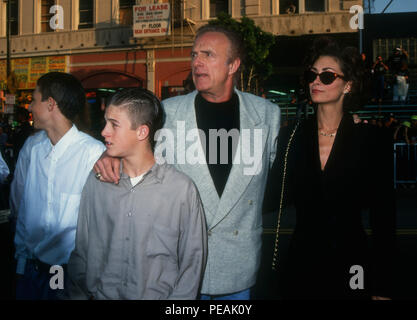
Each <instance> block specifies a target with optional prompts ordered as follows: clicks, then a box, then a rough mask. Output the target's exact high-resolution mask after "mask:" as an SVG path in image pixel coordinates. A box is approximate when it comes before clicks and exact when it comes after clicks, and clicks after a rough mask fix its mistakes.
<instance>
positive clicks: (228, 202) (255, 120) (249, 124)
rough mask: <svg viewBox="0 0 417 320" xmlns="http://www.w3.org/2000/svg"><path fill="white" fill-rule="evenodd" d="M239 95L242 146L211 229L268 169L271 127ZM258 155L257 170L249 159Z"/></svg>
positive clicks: (211, 222) (209, 223)
mask: <svg viewBox="0 0 417 320" xmlns="http://www.w3.org/2000/svg"><path fill="white" fill-rule="evenodd" d="M236 93H237V95H238V97H239V113H240V117H239V118H240V135H239V146H238V148H237V151H236V154H235V157H234V159H233V166H232V169H231V170H230V174H229V178H228V180H227V183H226V186H225V189H224V191H223V194H222V197H221V199H220V203H219V206H218V209H217V213H216V215H215V216H214V218H213V220H212V221H210V222H209V221H208V226H209V228H214V227H215V226H216V225H217V224H218V223H219V222H220V221H221V220H223V219H224V218H225V217H226V216H227V215H228V214H229V213H230V211H231V210H232V209H233V207H234V206H235V205H236V203H237V202H238V201H239V200H240V198H241V197H242V194H243V193H244V191H245V189H246V188H247V187H248V185H249V183H250V182H251V180H252V179H253V178H254V175H256V174H260V172H262V170H265V168H263V167H262V166H264V165H265V162H264V161H263V157H267V156H268V155H264V150H265V143H266V141H267V137H268V133H269V127H268V126H266V125H264V124H263V123H262V120H261V118H260V117H259V115H258V112H257V111H256V107H255V106H254V105H253V104H252V103H251V102H250V101H248V100H247V99H245V98H244V97H243V96H242V94H241V93H240V92H239V91H236ZM257 137H258V138H257ZM256 154H257V155H258V157H255V163H256V166H255V167H254V164H253V163H251V161H249V156H250V157H253V156H254V155H256ZM250 159H252V158H250ZM252 161H253V159H252ZM256 169H259V172H256Z"/></svg>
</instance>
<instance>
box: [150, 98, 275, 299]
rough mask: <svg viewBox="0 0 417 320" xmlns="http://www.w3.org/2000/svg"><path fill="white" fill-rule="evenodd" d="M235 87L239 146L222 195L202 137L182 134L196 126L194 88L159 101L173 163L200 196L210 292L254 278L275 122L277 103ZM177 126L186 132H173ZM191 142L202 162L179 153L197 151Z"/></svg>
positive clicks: (229, 289)
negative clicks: (172, 145)
mask: <svg viewBox="0 0 417 320" xmlns="http://www.w3.org/2000/svg"><path fill="white" fill-rule="evenodd" d="M235 92H236V93H237V95H238V97H239V110H240V136H239V147H238V151H237V152H236V156H235V158H234V163H233V166H232V169H231V171H230V175H229V178H228V180H227V183H226V186H225V189H224V191H223V194H222V197H221V198H219V196H218V194H217V191H216V188H215V186H214V183H213V180H212V178H211V175H210V172H209V169H208V166H207V164H206V163H205V156H204V152H203V151H202V150H203V149H202V147H201V138H199V137H196V138H195V139H191V138H190V136H187V134H188V133H189V132H190V130H192V129H194V131H195V129H196V128H197V121H196V115H195V108H194V100H195V97H196V95H197V91H194V92H192V93H190V94H188V95H185V96H178V97H173V98H169V99H167V100H164V101H163V105H164V110H165V112H166V122H165V125H164V128H165V129H168V130H170V131H171V132H172V133H173V138H174V142H175V150H174V165H175V166H176V167H177V168H178V169H179V170H180V171H182V172H184V173H185V174H187V175H188V176H189V177H190V178H191V179H192V180H193V181H194V183H195V184H196V186H197V188H198V190H199V192H200V196H201V199H202V202H203V207H204V211H205V215H206V222H207V229H208V260H207V265H206V270H205V274H204V279H203V285H202V289H201V293H203V294H209V295H219V294H229V293H234V292H238V291H242V290H245V289H248V288H250V287H251V286H253V285H254V284H255V281H256V273H257V270H258V268H259V264H260V254H261V241H262V239H261V236H262V200H263V196H264V191H265V185H266V180H267V175H268V171H269V168H270V167H271V166H272V163H273V160H274V158H275V153H276V140H277V136H278V131H279V127H280V110H279V107H278V106H277V105H275V104H272V103H271V102H269V101H267V100H265V99H263V98H260V97H257V96H255V95H252V94H248V93H243V92H240V91H238V90H235ZM178 121H180V122H178ZM182 128H185V135H186V137H184V136H183V135H182V134H181V133H180V134H179V133H178V132H180V131H181V129H182ZM178 130H179V131H178ZM245 131H246V132H245ZM248 136H249V137H250V138H248ZM207 138H208V137H207ZM184 141H185V142H184ZM193 146H194V148H192V147H193ZM196 146H197V149H198V148H199V149H198V150H197V152H200V153H199V154H200V156H201V157H200V159H201V160H202V162H199V163H196V164H190V163H187V161H185V163H184V154H186V152H191V151H192V150H193V151H194V152H196ZM254 150H257V152H256V151H254ZM155 154H156V155H157V154H158V151H157V150H156V151H155ZM254 154H258V155H259V162H258V163H257V164H256V169H257V171H258V172H257V173H255V174H254V172H250V171H256V170H250V169H251V167H252V169H253V168H254V167H255V166H254V164H252V165H250V161H248V159H249V158H248V156H250V155H254ZM238 156H240V157H238ZM166 159H167V161H169V160H168V158H166ZM237 160H240V161H237ZM254 163H256V162H254Z"/></svg>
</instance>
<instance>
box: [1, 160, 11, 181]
mask: <svg viewBox="0 0 417 320" xmlns="http://www.w3.org/2000/svg"><path fill="white" fill-rule="evenodd" d="M9 173H10V171H9V167H8V166H7V163H6V162H5V161H4V160H3V157H2V156H1V153H0V183H3V182H4V181H5V180H6V178H7V176H8V175H9Z"/></svg>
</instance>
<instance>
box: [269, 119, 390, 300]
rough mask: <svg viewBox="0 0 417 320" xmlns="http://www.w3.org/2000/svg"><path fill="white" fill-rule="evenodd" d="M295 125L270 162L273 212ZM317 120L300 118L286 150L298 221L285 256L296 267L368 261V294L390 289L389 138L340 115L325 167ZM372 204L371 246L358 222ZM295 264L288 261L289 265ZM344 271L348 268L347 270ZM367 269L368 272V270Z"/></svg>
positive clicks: (289, 199)
mask: <svg viewBox="0 0 417 320" xmlns="http://www.w3.org/2000/svg"><path fill="white" fill-rule="evenodd" d="M293 128H294V127H293V126H292V127H287V128H283V129H281V132H280V135H279V137H278V153H277V158H276V160H275V162H274V164H273V167H272V169H271V172H270V175H269V179H268V184H267V189H266V194H265V201H264V210H265V211H268V212H270V211H277V210H278V206H279V196H280V194H281V187H282V186H281V181H282V176H283V163H284V155H285V150H286V148H287V145H288V140H289V136H290V135H291V133H292V131H293ZM317 130H318V129H317V119H316V118H315V117H313V118H312V119H309V120H306V121H303V122H301V123H300V125H299V127H298V129H297V131H296V132H295V134H294V138H293V141H292V144H291V146H290V149H289V153H288V159H287V161H288V165H287V176H286V182H285V189H284V204H285V205H288V204H293V205H294V206H295V208H296V214H297V222H296V227H295V230H294V233H293V236H292V241H291V245H290V254H289V257H290V259H292V262H293V263H295V264H297V266H296V267H299V266H300V265H304V266H305V267H306V268H307V265H308V264H309V262H311V261H314V264H315V265H317V264H319V265H320V263H322V265H323V266H325V265H326V264H327V265H328V264H329V263H333V262H334V260H338V262H340V265H342V266H343V268H344V269H343V270H345V269H346V268H348V267H349V266H351V265H353V264H358V263H364V264H365V265H369V268H368V269H367V270H366V271H365V272H367V273H366V275H365V277H368V275H369V274H371V275H372V282H371V283H372V284H371V285H370V286H371V288H370V294H373V295H381V296H390V295H391V294H392V273H393V270H392V269H393V256H394V248H395V195H394V185H393V145H392V139H391V138H389V137H388V136H387V135H386V134H384V132H383V131H382V130H381V129H378V128H376V127H373V126H371V125H366V124H355V123H354V122H353V119H352V117H351V116H350V115H348V114H345V115H344V116H343V118H342V121H341V123H340V125H339V129H338V131H337V135H336V137H335V141H334V144H333V147H332V150H331V153H330V155H329V158H328V161H327V163H326V166H325V168H324V170H321V167H320V157H319V147H318V132H317ZM367 208H369V210H370V225H371V229H372V247H371V249H370V250H368V248H367V245H368V242H367V234H366V232H365V230H364V227H363V225H362V216H361V215H362V210H363V209H367ZM293 267H294V266H292V267H291V268H293ZM348 270H349V269H348ZM368 270H369V272H368Z"/></svg>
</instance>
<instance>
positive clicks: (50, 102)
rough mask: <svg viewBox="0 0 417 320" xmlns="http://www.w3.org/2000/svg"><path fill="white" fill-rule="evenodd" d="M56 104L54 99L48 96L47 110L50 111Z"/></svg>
mask: <svg viewBox="0 0 417 320" xmlns="http://www.w3.org/2000/svg"><path fill="white" fill-rule="evenodd" d="M56 106H57V104H56V101H55V99H54V98H52V97H49V98H48V111H52V110H53V108H54V107H56Z"/></svg>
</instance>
